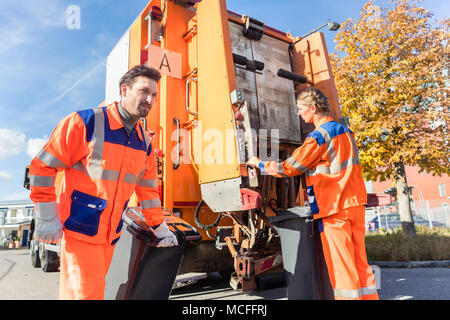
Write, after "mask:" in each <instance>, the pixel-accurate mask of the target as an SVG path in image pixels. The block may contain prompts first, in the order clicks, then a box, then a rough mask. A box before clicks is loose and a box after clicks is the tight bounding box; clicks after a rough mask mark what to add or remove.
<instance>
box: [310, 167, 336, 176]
mask: <svg viewBox="0 0 450 320" xmlns="http://www.w3.org/2000/svg"><path fill="white" fill-rule="evenodd" d="M330 173H331V171H330V168H328V167H327V166H320V167H317V168H316V169H314V170H309V172H308V176H309V177H312V176H315V175H318V174H330Z"/></svg>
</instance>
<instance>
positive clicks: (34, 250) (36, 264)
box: [30, 240, 41, 268]
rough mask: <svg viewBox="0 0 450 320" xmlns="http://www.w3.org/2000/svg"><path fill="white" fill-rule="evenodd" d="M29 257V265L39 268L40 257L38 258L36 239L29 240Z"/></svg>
mask: <svg viewBox="0 0 450 320" xmlns="http://www.w3.org/2000/svg"><path fill="white" fill-rule="evenodd" d="M30 257H31V265H32V266H33V267H34V268H39V267H40V266H41V259H40V258H39V243H37V241H36V240H31V241H30Z"/></svg>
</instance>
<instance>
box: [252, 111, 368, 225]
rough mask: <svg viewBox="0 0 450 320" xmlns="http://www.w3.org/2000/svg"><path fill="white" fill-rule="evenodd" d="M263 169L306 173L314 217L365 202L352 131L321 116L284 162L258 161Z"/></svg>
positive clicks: (287, 173)
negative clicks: (303, 140)
mask: <svg viewBox="0 0 450 320" xmlns="http://www.w3.org/2000/svg"><path fill="white" fill-rule="evenodd" d="M259 167H260V169H261V171H262V172H263V173H264V172H266V173H268V174H270V175H273V176H276V177H292V176H296V175H300V174H305V176H306V184H307V190H306V191H307V193H308V198H309V204H310V207H311V211H312V213H313V215H314V218H315V219H319V218H322V217H326V216H329V215H332V214H334V213H337V212H339V211H341V210H343V209H347V208H350V207H357V206H363V205H364V204H366V203H367V192H366V187H365V184H364V179H363V176H362V173H361V167H360V163H359V157H358V150H357V147H356V142H355V139H354V137H353V133H352V132H351V131H350V130H349V129H348V128H347V127H346V126H344V125H342V124H339V123H337V122H336V121H333V119H332V118H331V117H325V118H323V119H322V120H321V121H320V122H319V124H318V125H317V127H316V129H315V130H314V131H313V132H311V133H310V134H308V136H307V138H306V140H305V142H304V144H303V145H302V146H300V147H299V148H297V149H296V150H295V151H294V152H293V153H292V156H291V157H289V158H288V159H286V160H285V161H283V162H280V163H277V162H275V161H268V162H260V163H259Z"/></svg>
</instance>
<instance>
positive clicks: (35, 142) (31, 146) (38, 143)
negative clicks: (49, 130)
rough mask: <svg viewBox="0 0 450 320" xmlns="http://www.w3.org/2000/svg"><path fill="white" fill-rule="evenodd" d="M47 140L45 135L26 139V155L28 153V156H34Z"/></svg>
mask: <svg viewBox="0 0 450 320" xmlns="http://www.w3.org/2000/svg"><path fill="white" fill-rule="evenodd" d="M47 140H48V138H47V137H44V138H43V139H41V138H36V139H33V138H31V139H28V142H27V155H29V156H30V158H34V157H35V156H36V154H37V153H38V152H39V151H40V150H41V149H42V147H43V146H44V144H45V143H46V142H47Z"/></svg>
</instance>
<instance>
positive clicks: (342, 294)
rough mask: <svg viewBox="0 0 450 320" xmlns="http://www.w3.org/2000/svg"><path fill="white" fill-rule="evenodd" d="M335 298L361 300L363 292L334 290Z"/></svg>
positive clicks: (358, 290)
mask: <svg viewBox="0 0 450 320" xmlns="http://www.w3.org/2000/svg"><path fill="white" fill-rule="evenodd" d="M333 291H334V296H335V297H336V298H347V299H357V298H361V290H360V289H356V290H348V289H334V290H333Z"/></svg>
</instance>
